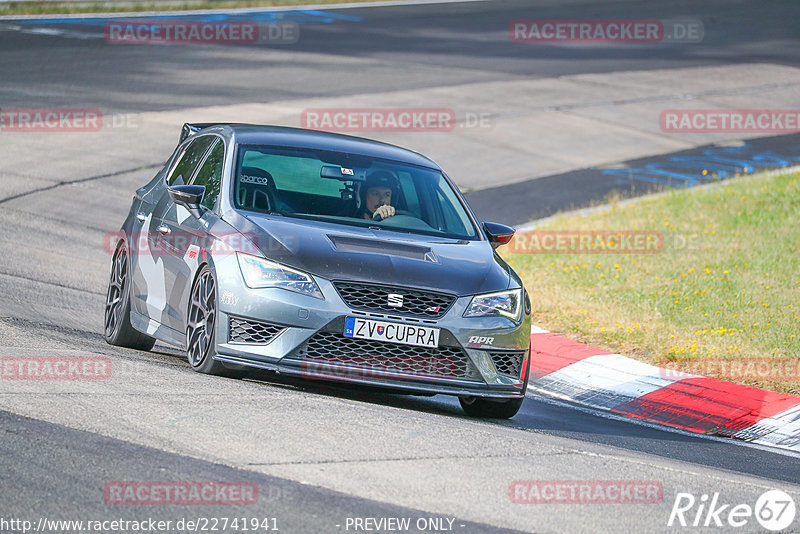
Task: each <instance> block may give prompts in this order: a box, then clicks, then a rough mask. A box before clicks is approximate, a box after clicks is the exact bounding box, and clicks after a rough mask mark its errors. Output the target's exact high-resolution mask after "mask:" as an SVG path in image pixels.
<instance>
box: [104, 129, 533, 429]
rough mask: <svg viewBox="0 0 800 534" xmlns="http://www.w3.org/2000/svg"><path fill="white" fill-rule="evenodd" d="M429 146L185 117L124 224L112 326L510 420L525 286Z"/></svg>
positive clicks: (525, 320) (217, 367) (116, 331)
mask: <svg viewBox="0 0 800 534" xmlns="http://www.w3.org/2000/svg"><path fill="white" fill-rule="evenodd" d="M513 235H514V229H513V228H509V227H508V226H504V225H501V224H496V223H489V222H485V223H482V224H480V223H478V222H477V220H476V218H475V216H474V214H473V213H472V212H471V210H470V209H469V207H468V206H467V204H466V202H465V201H464V198H463V197H462V196H461V194H460V192H459V191H458V189H457V188H456V187H455V186H454V185H453V182H452V181H451V180H450V179H449V178H448V176H447V175H446V174H445V173H444V172H443V171H442V169H440V168H439V166H438V165H436V164H435V163H434V162H433V161H431V160H430V159H428V158H426V157H425V156H422V155H420V154H418V153H416V152H412V151H409V150H405V149H402V148H399V147H396V146H392V145H388V144H385V143H379V142H376V141H370V140H366V139H361V138H357V137H351V136H345V135H339V134H332V133H323V132H316V131H308V130H300V129H294V128H282V127H275V126H256V125H244V124H186V125H184V127H183V130H182V132H181V137H180V143H179V145H178V147H177V149H176V150H175V152H174V153H173V155H172V156H171V157H170V158H169V160H168V161H167V163H166V165H165V166H164V167H163V169H161V171H159V172H158V174H157V175H156V176H155V177H154V178H153V179H152V180H151V181H150V183H148V184H147V185H145V186H144V187H142V188H141V189H139V190H137V191H136V195H135V197H134V199H133V205H132V206H131V209H130V213H129V214H128V217H127V219H126V220H125V223H124V224H123V225H122V230H121V231H120V232H119V233H118V234H115V235H114V238H113V241H112V243H111V245H112V246H111V249H110V250H112V251H113V260H112V269H111V279H110V283H109V287H108V298H107V301H106V308H105V337H106V340H107V341H108V342H109V343H111V344H114V345H122V346H126V347H133V348H138V349H142V350H149V349H151V348H152V347H153V344H154V343H155V341H156V340H157V339H158V340H161V341H163V342H166V343H169V344H172V345H175V346H178V347H182V348H183V349H184V350H186V352H187V356H188V360H189V363H190V364H191V366H192V367H193V368H194V369H195V370H197V371H199V372H202V373H209V374H217V375H225V376H242V375H243V374H244V373H245V372H246V370H247V369H248V368H259V369H266V370H270V371H275V372H278V373H286V374H289V375H297V376H300V377H304V378H306V379H311V380H325V381H330V380H337V381H345V382H349V383H356V384H363V385H369V386H377V387H380V388H386V389H388V390H391V391H394V392H405V393H411V394H421V395H433V394H448V395H456V396H458V397H459V399H460V402H461V405H462V407H463V408H464V410H465V411H466V412H467V413H468V414H470V415H473V416H478V417H496V418H507V417H512V416H513V415H515V414H516V413H517V412H518V410H519V409H520V406H521V405H522V401H523V399H524V397H525V391H526V387H527V381H528V369H529V360H530V312H531V304H530V299H529V297H528V295H527V293H526V291H525V288H524V287H523V286H522V283H521V281H520V278H519V276H518V275H517V274H516V273H515V272H514V271H513V270H512V269H511V267H510V266H509V265H508V264H507V263H506V262H504V261H503V260H502V259H501V258H500V257H499V256H498V255H497V254H496V253H495V248H496V247H498V246H499V245H502V244H504V243H507V242H508V241H509V240H510V239H511V238H512V237H513Z"/></svg>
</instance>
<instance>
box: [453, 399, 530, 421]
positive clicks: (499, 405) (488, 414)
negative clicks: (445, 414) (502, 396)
mask: <svg viewBox="0 0 800 534" xmlns="http://www.w3.org/2000/svg"><path fill="white" fill-rule="evenodd" d="M524 400H525V397H521V398H519V399H507V400H491V399H484V398H481V397H459V398H458V401H459V402H460V403H461V408H463V409H464V411H465V412H466V413H467V415H469V416H471V417H480V418H485V419H509V418H511V417H514V416H515V415H517V412H519V409H520V408H521V407H522V401H524Z"/></svg>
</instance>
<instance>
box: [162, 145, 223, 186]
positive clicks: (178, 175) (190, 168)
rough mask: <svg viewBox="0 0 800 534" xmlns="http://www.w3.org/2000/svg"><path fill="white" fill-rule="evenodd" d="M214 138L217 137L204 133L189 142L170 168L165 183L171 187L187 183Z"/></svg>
mask: <svg viewBox="0 0 800 534" xmlns="http://www.w3.org/2000/svg"><path fill="white" fill-rule="evenodd" d="M216 139H218V138H217V137H215V136H213V135H204V136H202V137H198V138H197V139H195V140H194V141H192V142H191V143H189V146H188V147H186V150H184V151H183V155H182V156H181V159H180V161H179V162H178V164H177V165H176V166H175V168H174V169H173V170H172V174H170V175H169V178H167V185H169V186H170V187H171V186H173V185H186V184H188V183H189V180H190V179H191V178H192V173H193V172H194V170H195V169H196V168H197V166H198V165H199V164H200V162H201V161H203V156H204V155H205V153H206V150H208V147H210V146H211V143H213V142H214V141H215V140H216Z"/></svg>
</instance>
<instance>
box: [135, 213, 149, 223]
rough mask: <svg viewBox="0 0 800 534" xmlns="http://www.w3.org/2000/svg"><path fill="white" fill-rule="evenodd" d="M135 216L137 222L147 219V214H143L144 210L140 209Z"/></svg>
mask: <svg viewBox="0 0 800 534" xmlns="http://www.w3.org/2000/svg"><path fill="white" fill-rule="evenodd" d="M136 218H137V219H138V220H139V222H144V220H145V219H147V215H145V214H144V212H142V211H140V212H139V213H137V214H136Z"/></svg>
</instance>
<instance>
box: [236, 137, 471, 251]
mask: <svg viewBox="0 0 800 534" xmlns="http://www.w3.org/2000/svg"><path fill="white" fill-rule="evenodd" d="M233 203H234V206H235V207H236V208H237V209H243V210H248V211H256V212H261V213H269V214H280V215H284V216H288V217H299V218H305V219H315V220H325V221H327V222H335V223H340V224H347V225H352V226H373V227H374V226H377V227H381V228H387V229H392V230H400V231H404V232H412V233H421V234H427V235H435V236H440V237H448V238H454V239H479V238H478V233H477V230H476V228H475V225H474V224H473V222H472V219H471V218H470V216H469V215H468V213H467V211H466V209H465V208H464V206H463V205H462V202H461V201H460V199H459V196H458V194H457V193H456V192H455V191H454V190H453V188H452V187H451V186H450V184H449V183H448V181H447V180H446V179H445V177H444V176H443V175H442V173H441V172H439V171H436V170H433V169H427V168H423V167H418V166H414V165H407V164H403V163H398V162H395V161H387V160H381V159H373V158H368V157H364V156H359V155H354V154H344V153H340V152H328V151H320V150H308V149H297V148H282V147H271V146H269V147H267V146H242V147H240V148H239V151H238V157H237V165H236V174H235V178H234V182H233ZM381 206H391V207H392V208H393V211H394V213H393V214H392V213H391V210H387V208H385V207H384V208H381ZM382 213H383V214H386V215H387V216H386V217H385V218H384V217H381V214H382Z"/></svg>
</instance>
